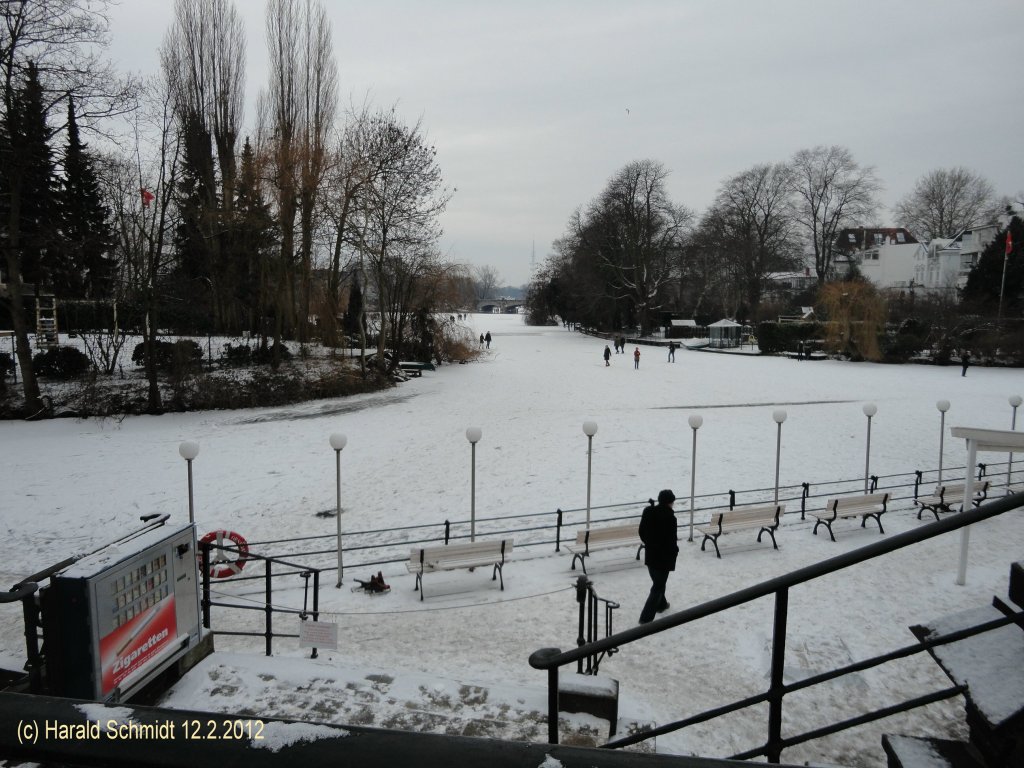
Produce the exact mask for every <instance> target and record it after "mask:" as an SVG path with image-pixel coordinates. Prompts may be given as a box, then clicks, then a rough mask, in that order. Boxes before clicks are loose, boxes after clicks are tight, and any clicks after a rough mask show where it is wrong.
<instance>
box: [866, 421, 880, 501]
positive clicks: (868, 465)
mask: <svg viewBox="0 0 1024 768" xmlns="http://www.w3.org/2000/svg"><path fill="white" fill-rule="evenodd" d="M863 410H864V415H865V416H867V417H868V440H867V447H866V448H865V449H864V493H867V492H868V477H869V475H870V471H871V419H872V417H874V415H875V414H876V413H878V406H877V405H875V404H874V403H864V409H863Z"/></svg>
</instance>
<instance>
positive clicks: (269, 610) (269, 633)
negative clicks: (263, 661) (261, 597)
mask: <svg viewBox="0 0 1024 768" xmlns="http://www.w3.org/2000/svg"><path fill="white" fill-rule="evenodd" d="M263 562H264V563H265V564H266V581H267V601H266V604H265V605H264V607H263V612H264V613H265V614H266V616H267V625H266V626H267V629H266V633H265V634H266V637H267V656H272V655H273V650H274V649H273V642H274V628H273V623H274V619H273V615H274V608H273V594H272V587H271V586H270V568H271V566H270V560H269V558H268V559H267V560H264V561H263Z"/></svg>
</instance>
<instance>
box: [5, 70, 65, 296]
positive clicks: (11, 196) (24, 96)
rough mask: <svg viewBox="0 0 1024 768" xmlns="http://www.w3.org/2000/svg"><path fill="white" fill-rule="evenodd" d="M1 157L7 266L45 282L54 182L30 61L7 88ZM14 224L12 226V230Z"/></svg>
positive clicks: (40, 96) (51, 253) (24, 276)
mask: <svg viewBox="0 0 1024 768" xmlns="http://www.w3.org/2000/svg"><path fill="white" fill-rule="evenodd" d="M5 127H6V131H5V132H4V137H3V140H4V143H5V145H4V146H3V148H2V152H3V157H2V158H0V161H2V162H0V197H2V199H3V212H2V213H3V221H4V225H5V227H6V229H7V231H6V232H4V233H3V234H4V237H5V238H6V239H7V241H8V245H9V246H10V247H11V251H10V253H9V257H11V258H9V259H8V261H9V262H11V261H13V264H10V263H9V266H8V268H9V269H12V270H13V269H17V270H18V274H19V275H20V278H21V281H22V282H25V283H30V284H34V285H35V286H36V292H38V290H39V287H40V286H43V285H49V283H50V279H49V278H50V275H49V269H50V268H52V266H53V265H52V262H53V260H54V245H55V233H56V227H55V226H54V225H55V223H56V222H55V220H56V210H57V209H56V196H57V183H56V174H55V172H54V166H53V152H52V151H51V149H50V145H49V139H50V129H49V127H48V126H47V124H46V109H45V107H44V106H43V89H42V86H41V85H40V83H39V70H38V69H37V68H36V66H35V64H33V63H31V62H30V63H29V64H28V67H27V69H26V76H25V83H24V86H23V87H22V88H20V89H17V90H15V91H14V92H13V93H12V101H11V104H10V106H9V108H8V115H7V124H6V126H5ZM14 228H16V231H11V230H12V229H14Z"/></svg>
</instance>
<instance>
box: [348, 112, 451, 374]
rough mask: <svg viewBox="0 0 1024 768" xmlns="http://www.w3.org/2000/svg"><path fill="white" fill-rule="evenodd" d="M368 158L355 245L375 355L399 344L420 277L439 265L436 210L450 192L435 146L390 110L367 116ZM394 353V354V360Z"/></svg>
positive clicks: (380, 357)
mask: <svg viewBox="0 0 1024 768" xmlns="http://www.w3.org/2000/svg"><path fill="white" fill-rule="evenodd" d="M368 156H369V158H370V165H371V167H372V168H373V169H374V170H373V173H372V175H371V176H370V178H369V181H368V183H367V184H366V186H365V190H364V194H363V195H362V196H361V202H360V207H359V219H360V221H359V233H360V250H361V252H362V253H363V254H364V255H365V258H366V262H367V271H368V273H369V278H370V282H371V284H372V286H373V288H375V289H376V298H377V303H378V308H379V310H380V334H379V340H378V343H377V351H378V360H379V361H380V363H381V364H382V365H383V360H384V350H385V348H386V347H387V346H388V345H390V346H391V348H392V349H394V350H395V351H396V352H397V351H398V350H399V348H400V346H401V342H402V336H403V330H404V327H405V324H406V322H407V319H408V315H409V312H410V311H411V310H412V309H413V308H414V306H415V304H414V302H416V303H418V302H422V301H424V300H425V297H424V296H422V295H421V294H419V293H418V291H420V289H421V288H422V281H423V280H424V279H425V278H426V277H427V276H428V275H431V274H434V273H436V272H437V271H438V270H439V269H440V267H441V264H440V259H439V256H438V254H437V250H436V243H437V240H438V238H439V237H440V227H439V224H438V217H439V216H440V215H441V213H443V212H444V209H445V207H446V206H447V205H448V201H449V199H450V198H451V195H452V192H451V191H450V190H449V189H447V188H446V187H445V186H444V179H443V178H442V176H441V169H440V167H439V166H438V164H437V150H436V149H435V148H434V147H433V146H431V145H430V144H429V143H428V142H427V140H426V137H425V136H424V135H423V131H422V128H421V126H420V124H419V123H416V124H415V125H412V126H408V125H406V124H404V123H403V122H402V121H401V120H399V118H398V117H397V116H396V115H395V113H394V111H393V110H392V111H389V112H383V113H380V114H378V115H376V116H375V117H374V118H373V120H372V121H371V144H370V147H369V154H368ZM394 362H395V361H393V362H392V367H393V364H394Z"/></svg>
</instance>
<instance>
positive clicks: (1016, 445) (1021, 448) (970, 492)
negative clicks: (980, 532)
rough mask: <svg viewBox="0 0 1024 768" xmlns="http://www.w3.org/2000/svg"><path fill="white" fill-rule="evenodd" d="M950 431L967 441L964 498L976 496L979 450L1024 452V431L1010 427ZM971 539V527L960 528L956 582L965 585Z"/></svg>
mask: <svg viewBox="0 0 1024 768" xmlns="http://www.w3.org/2000/svg"><path fill="white" fill-rule="evenodd" d="M949 433H950V434H951V435H952V436H953V437H962V438H964V439H965V440H966V441H967V475H966V477H965V478H964V498H965V499H970V498H973V496H974V467H975V466H976V465H977V463H978V453H979V452H990V453H1010V454H1012V453H1018V452H1024V432H1015V431H1013V430H1008V429H977V428H975V427H952V428H951V429H950V430H949ZM970 540H971V527H970V526H966V527H964V528H961V529H960V565H959V568H958V569H957V574H956V583H957V584H959V585H960V586H963V585H964V584H966V583H967V549H968V547H969V545H970Z"/></svg>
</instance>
